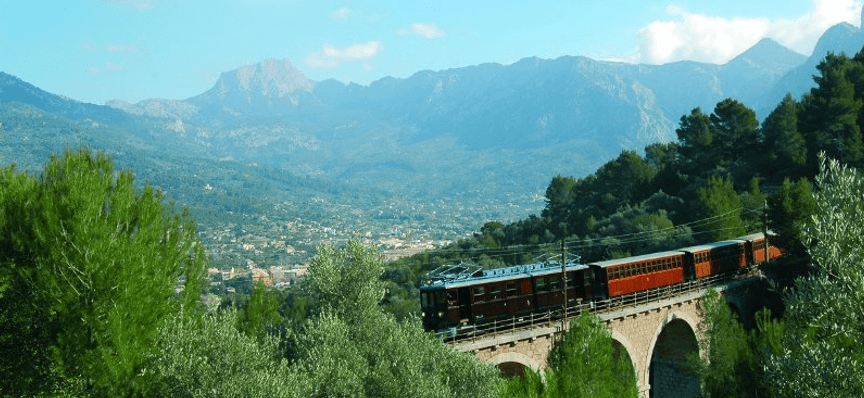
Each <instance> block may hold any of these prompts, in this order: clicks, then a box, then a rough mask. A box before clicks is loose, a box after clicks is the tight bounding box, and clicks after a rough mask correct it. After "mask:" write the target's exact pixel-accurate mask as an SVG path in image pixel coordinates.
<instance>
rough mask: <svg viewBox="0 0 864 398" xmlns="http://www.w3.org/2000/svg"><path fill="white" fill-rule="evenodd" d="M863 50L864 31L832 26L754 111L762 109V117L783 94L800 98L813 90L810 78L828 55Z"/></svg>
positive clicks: (775, 104)
mask: <svg viewBox="0 0 864 398" xmlns="http://www.w3.org/2000/svg"><path fill="white" fill-rule="evenodd" d="M862 46H864V31H862V30H861V29H860V28H856V27H854V26H852V25H849V24H847V23H841V24H838V25H834V26H833V27H831V28H830V29H828V30H827V31H825V33H823V34H822V37H820V38H819V41H818V42H817V43H816V46H815V47H814V49H813V54H811V55H810V57H808V58H807V60H805V61H804V62H802V63H801V64H800V65H798V66H797V67H795V68H794V69H792V70H791V71H789V73H787V74H786V75H785V76H783V78H782V79H781V80H780V81H779V82H777V84H776V85H774V87H773V88H772V89H771V91H770V95H769V96H768V97H767V98H765V99H764V100H763V101H761V102H760V103H759V104H758V105H757V106H756V107H754V108H756V109H757V110H758V109H761V110H762V111H763V112H762V113H761V114H762V115H763V116H764V115H767V112H770V111H771V110H772V109H774V107H775V106H777V104H778V103H779V102H780V100H781V99H782V98H783V96H785V95H786V93H791V94H792V96H793V97H795V98H800V97H801V96H802V95H803V94H804V93H806V92H808V91H810V88H812V87H814V86H815V83H814V82H813V76H814V75H816V74H818V73H819V72H818V71H817V70H816V66H817V65H819V63H820V62H822V60H823V59H825V56H826V55H827V54H828V53H829V52H833V53H835V54H840V53H845V54H846V55H848V56H850V57H851V56H854V55H855V54H857V53H858V52H859V51H861V49H862Z"/></svg>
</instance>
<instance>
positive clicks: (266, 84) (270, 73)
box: [220, 59, 315, 97]
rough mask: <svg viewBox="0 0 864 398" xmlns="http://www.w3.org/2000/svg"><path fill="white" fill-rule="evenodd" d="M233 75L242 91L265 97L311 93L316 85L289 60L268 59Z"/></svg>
mask: <svg viewBox="0 0 864 398" xmlns="http://www.w3.org/2000/svg"><path fill="white" fill-rule="evenodd" d="M228 73H232V72H228ZM233 73H234V74H235V76H236V82H237V84H238V86H239V88H240V89H242V90H243V91H246V92H250V91H251V92H258V93H261V94H262V95H264V96H276V97H284V96H286V95H289V94H292V93H294V92H295V91H297V90H303V91H307V92H310V91H312V87H313V86H314V85H315V82H313V81H311V80H309V79H307V78H306V76H305V75H304V74H303V72H301V71H300V70H298V69H297V68H295V67H294V65H292V64H291V61H289V60H287V59H285V60H275V59H267V60H264V61H262V62H259V63H257V64H255V65H245V66H243V67H241V68H240V69H237V70H235V71H233ZM223 77H224V76H223ZM220 80H221V79H220Z"/></svg>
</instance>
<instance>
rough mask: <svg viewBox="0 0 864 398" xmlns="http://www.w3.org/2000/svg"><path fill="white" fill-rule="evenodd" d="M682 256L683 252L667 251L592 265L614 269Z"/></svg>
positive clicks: (593, 264) (598, 262)
mask: <svg viewBox="0 0 864 398" xmlns="http://www.w3.org/2000/svg"><path fill="white" fill-rule="evenodd" d="M682 254H684V253H683V252H681V251H680V250H672V251H665V252H660V253H651V254H643V255H641V256H634V257H622V258H616V259H612V260H605V261H595V262H593V263H591V264H590V265H591V266H596V267H600V268H608V267H614V266H616V265H621V264H629V263H635V262H641V261H648V260H656V259H660V258H666V257H675V256H680V255H682Z"/></svg>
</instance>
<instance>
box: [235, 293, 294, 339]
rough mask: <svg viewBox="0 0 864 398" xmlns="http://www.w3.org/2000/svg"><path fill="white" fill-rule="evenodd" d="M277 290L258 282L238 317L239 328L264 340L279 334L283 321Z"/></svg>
mask: <svg viewBox="0 0 864 398" xmlns="http://www.w3.org/2000/svg"><path fill="white" fill-rule="evenodd" d="M283 321H284V320H283V318H282V315H281V314H280V313H279V298H278V295H277V293H276V291H274V290H272V289H270V288H268V287H267V286H265V285H264V283H256V284H255V287H254V288H252V294H251V295H250V296H249V301H248V302H247V303H246V306H245V308H243V309H242V312H241V313H240V316H239V319H238V328H239V329H240V331H242V332H244V333H246V335H248V336H251V337H254V338H257V339H259V340H263V339H265V338H267V337H268V336H271V335H278V332H279V331H278V329H279V327H281V326H282V323H283Z"/></svg>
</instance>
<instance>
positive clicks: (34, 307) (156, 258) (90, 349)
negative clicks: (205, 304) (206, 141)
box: [0, 149, 204, 395]
mask: <svg viewBox="0 0 864 398" xmlns="http://www.w3.org/2000/svg"><path fill="white" fill-rule="evenodd" d="M2 179H3V181H2V182H0V185H2V186H4V189H3V190H2V191H3V192H4V194H3V198H2V205H3V209H2V212H3V214H4V215H5V216H4V217H3V219H2V222H0V228H2V231H0V239H2V243H0V246H2V247H3V248H4V250H5V253H6V255H5V256H4V257H5V259H4V260H3V263H2V266H3V272H2V283H0V286H4V287H5V290H4V291H3V292H2V297H0V300H2V301H3V303H2V305H0V307H2V310H0V311H2V315H0V318H3V319H4V320H5V319H8V320H10V321H12V324H11V325H7V326H5V327H4V329H3V333H4V335H3V336H2V337H0V342H2V343H3V346H2V347H0V350H2V351H3V354H10V355H11V354H15V353H18V354H20V353H21V351H22V350H24V351H28V352H31V353H33V354H34V355H33V356H32V357H31V358H27V357H25V358H21V359H19V360H18V362H19V363H18V365H22V366H21V368H20V369H21V372H22V373H23V374H22V376H21V377H20V378H19V377H18V376H13V377H9V378H6V377H4V379H7V380H8V379H13V380H15V381H14V383H21V384H19V385H16V386H12V385H3V386H2V387H0V391H7V390H10V391H11V390H12V389H13V388H14V389H15V390H16V391H29V392H31V393H35V392H39V391H44V392H47V391H50V390H53V389H54V388H55V386H56V384H55V383H57V381H55V380H52V378H54V377H56V378H57V379H58V380H65V382H63V381H61V382H60V383H61V386H60V388H63V386H62V383H74V384H77V385H79V386H81V387H82V388H85V389H88V390H91V391H93V392H94V393H96V394H99V395H101V394H107V395H125V394H127V393H129V392H130V391H140V390H143V389H145V388H146V385H145V384H146V377H143V375H144V373H143V368H142V363H143V361H144V358H145V356H146V355H147V354H148V353H149V352H150V351H151V350H152V347H153V341H154V340H155V338H156V334H157V328H158V327H159V325H160V324H162V323H163V322H164V320H165V319H166V318H167V317H169V316H170V315H171V314H173V313H174V311H175V310H176V308H177V305H178V304H179V303H180V302H179V301H178V300H174V299H173V298H172V297H173V296H174V289H175V287H177V286H178V279H179V278H180V277H181V276H183V277H185V279H186V283H185V285H184V287H185V290H184V292H183V294H182V297H184V300H185V301H186V302H187V305H188V304H191V303H194V302H195V301H196V300H197V299H198V297H200V293H201V291H202V290H201V282H202V277H203V272H204V255H203V250H202V249H201V247H200V245H199V244H198V242H197V239H196V232H195V225H194V223H193V222H192V220H191V218H190V217H189V216H188V213H186V212H183V213H182V215H181V214H177V213H176V212H175V211H174V209H173V207H172V205H171V204H168V205H167V206H166V204H165V200H164V195H163V194H162V193H161V192H159V191H156V190H154V189H153V188H151V187H150V186H149V185H145V186H144V188H143V189H142V190H141V191H140V192H136V190H135V189H134V187H133V176H132V172H131V171H121V172H117V173H115V171H114V169H113V165H112V163H111V160H110V159H109V158H108V157H107V156H106V155H104V154H101V153H95V154H93V153H91V152H89V151H88V150H86V149H82V150H80V151H78V152H66V153H65V154H64V156H63V157H60V158H56V157H52V159H51V161H49V162H48V164H47V165H46V166H45V171H44V172H43V173H42V175H41V177H40V178H38V179H37V178H35V177H30V176H26V175H21V174H16V173H15V172H14V171H13V169H12V168H8V169H6V170H4V172H3V174H2ZM6 187H8V189H7V188H6ZM18 335H22V336H27V337H26V338H27V339H29V342H30V343H31V344H32V345H30V346H27V347H24V348H16V347H14V345H15V344H16V342H15V340H17V339H16V338H15V336H18ZM10 345H11V346H10ZM3 356H4V357H6V355H3ZM46 367H48V368H46ZM36 370H38V371H40V372H41V373H43V374H45V375H46V377H44V378H37V379H32V378H31V376H32V372H33V371H36ZM5 371H6V369H4V372H5ZM17 372H18V370H17V369H10V370H9V373H7V374H10V375H15V374H16V373H17ZM19 389H20V390H19Z"/></svg>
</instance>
